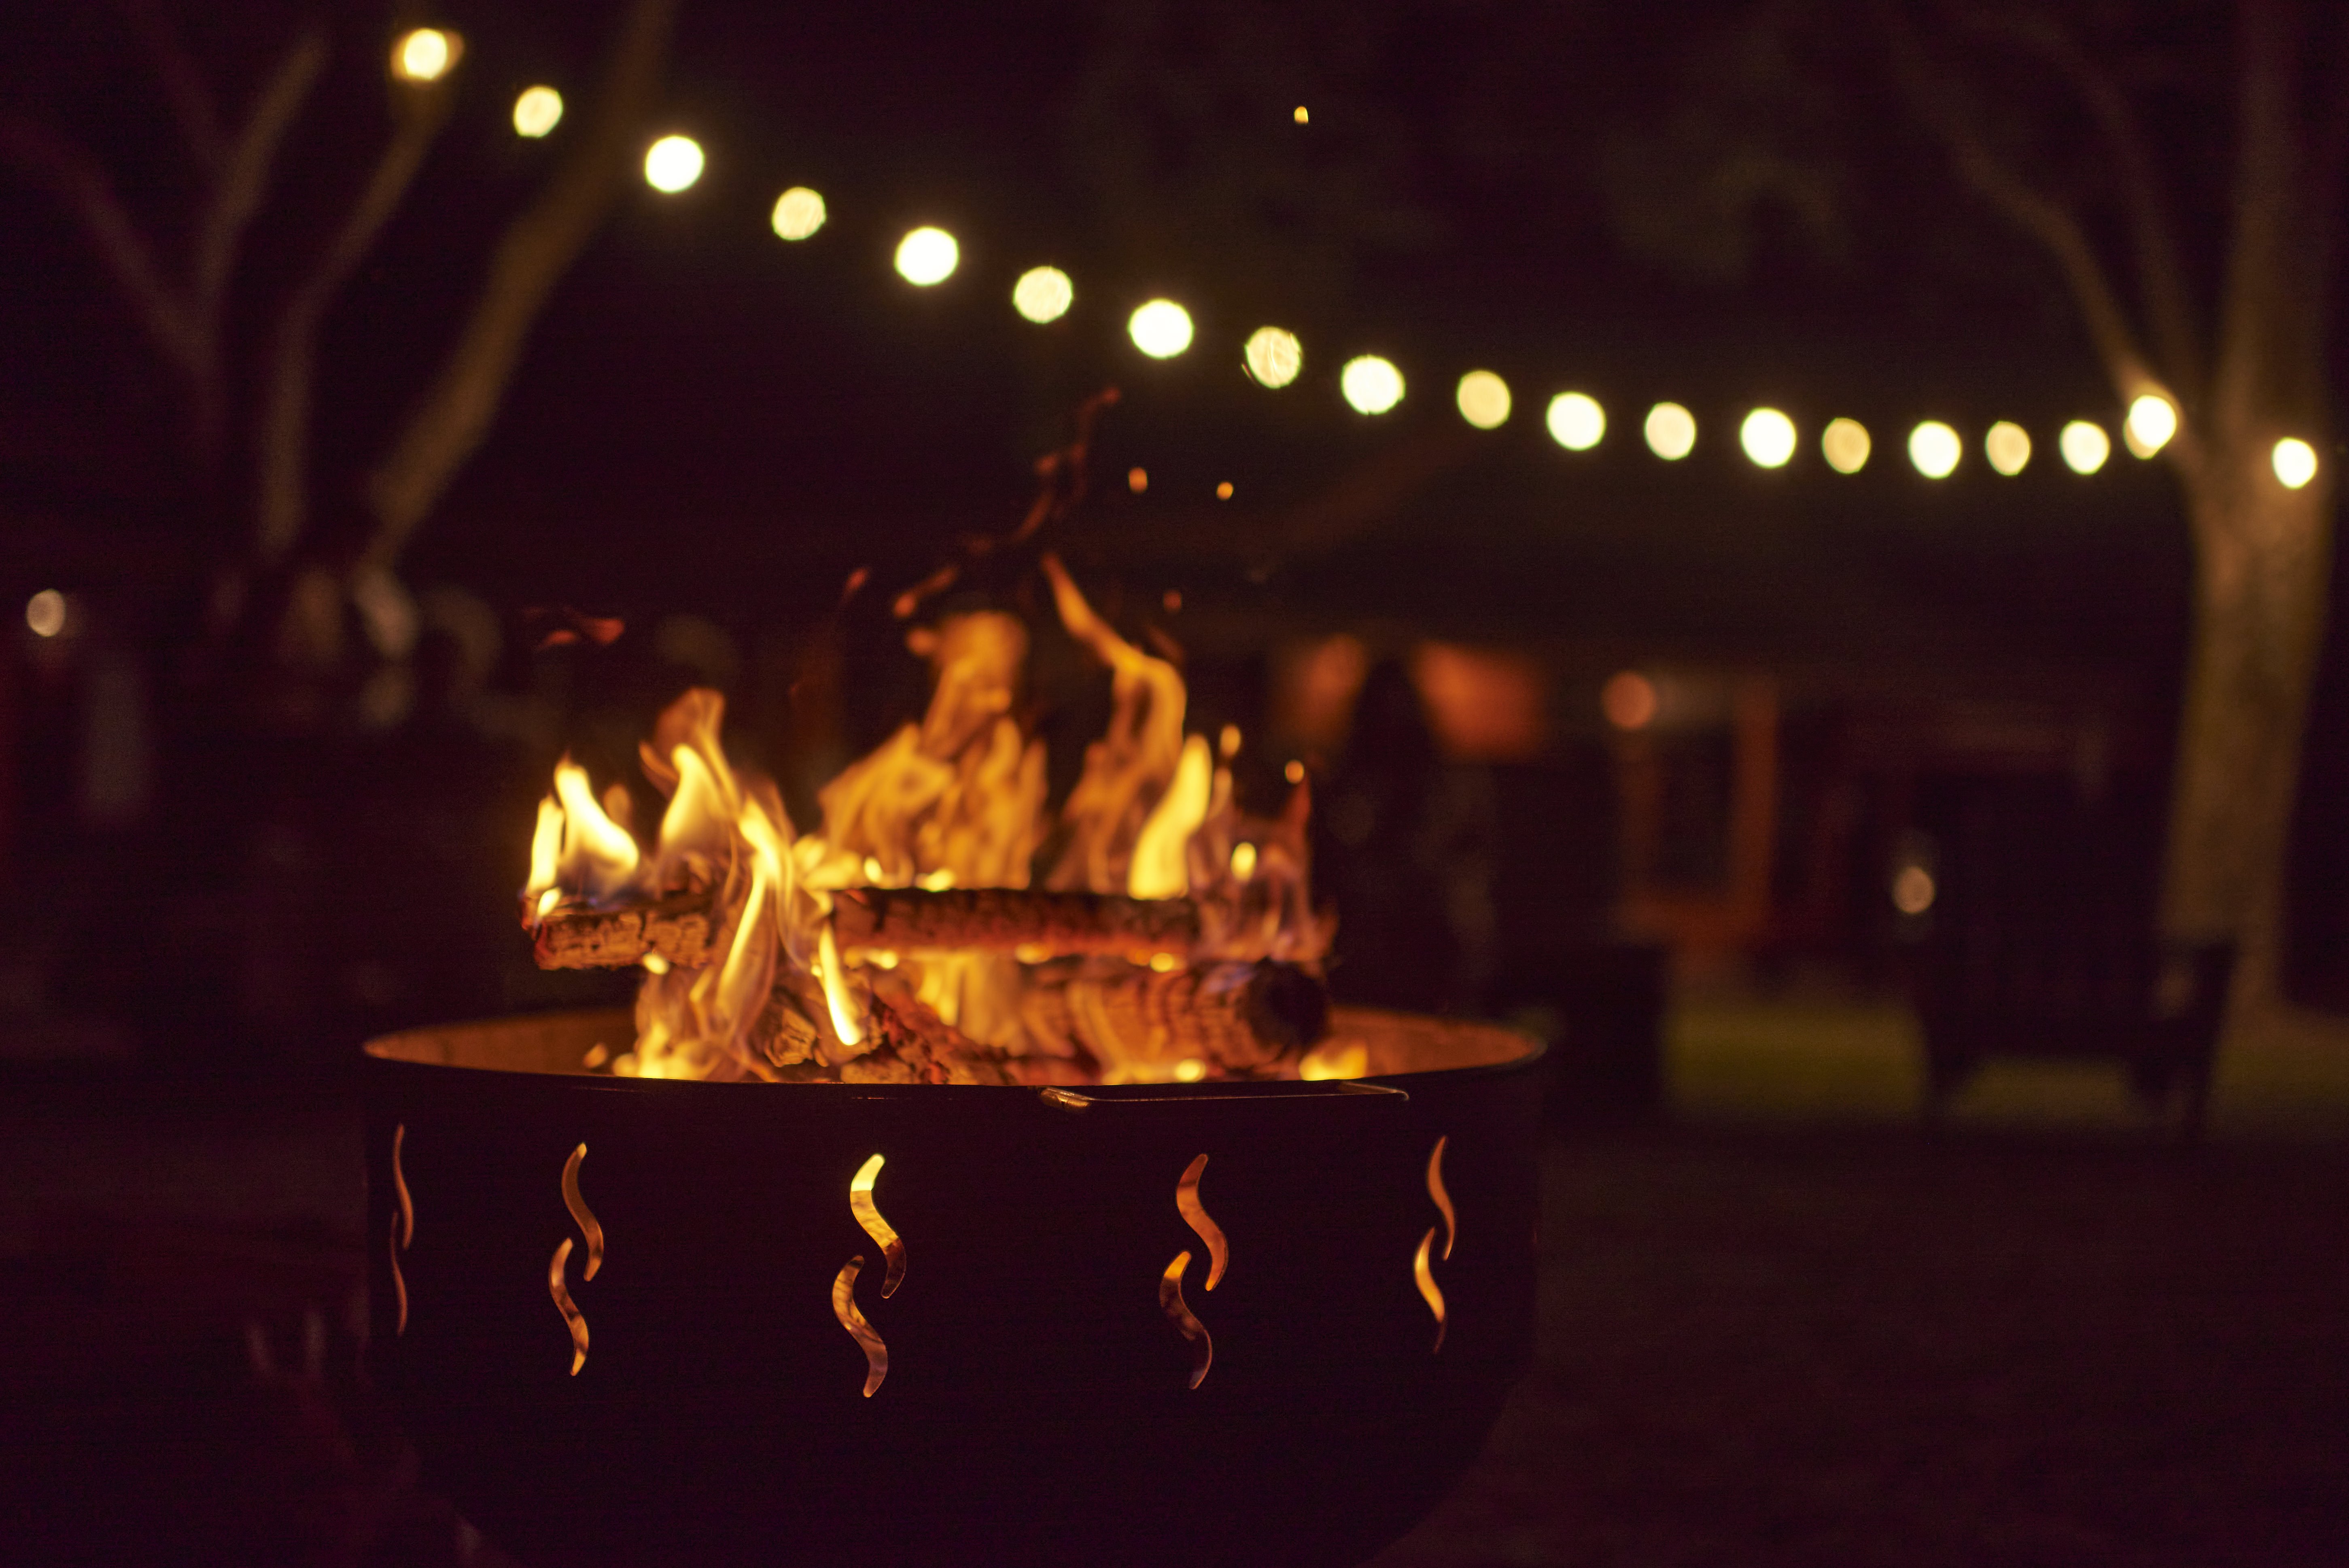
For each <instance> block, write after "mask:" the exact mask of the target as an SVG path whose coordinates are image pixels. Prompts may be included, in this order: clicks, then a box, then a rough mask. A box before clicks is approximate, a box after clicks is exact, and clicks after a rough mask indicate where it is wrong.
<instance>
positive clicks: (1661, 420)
mask: <svg viewBox="0 0 2349 1568" xmlns="http://www.w3.org/2000/svg"><path fill="white" fill-rule="evenodd" d="M1642 433H1643V434H1644V435H1646V437H1647V438H1648V450H1650V451H1651V452H1653V453H1655V454H1656V456H1658V457H1660V458H1661V459H1664V461H1666V462H1668V463H1676V462H1679V461H1680V460H1681V459H1682V458H1685V457H1687V456H1688V455H1689V454H1690V453H1691V452H1693V451H1695V450H1696V416H1695V415H1693V414H1692V413H1690V412H1689V411H1688V410H1687V409H1686V408H1683V407H1681V406H1680V405H1679V404H1678V403H1659V404H1657V405H1656V406H1655V407H1652V408H1651V409H1649V410H1648V422H1647V424H1646V425H1645V426H1644V427H1642Z"/></svg>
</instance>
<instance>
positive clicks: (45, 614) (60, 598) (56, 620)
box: [25, 588, 66, 637]
mask: <svg viewBox="0 0 2349 1568" xmlns="http://www.w3.org/2000/svg"><path fill="white" fill-rule="evenodd" d="M25 624H26V625H27V626H29V627H31V628H32V632H33V635H35V636H36V637H54V636H56V635H57V634H58V633H59V632H62V631H64V630H65V629H66V596H65V595H64V594H62V593H58V592H57V590H56V589H54V588H44V589H42V590H41V591H40V592H39V593H36V594H34V595H33V596H32V597H31V598H30V599H27V600H26V601H25Z"/></svg>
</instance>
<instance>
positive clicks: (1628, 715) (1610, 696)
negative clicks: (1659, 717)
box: [1599, 670, 1661, 729]
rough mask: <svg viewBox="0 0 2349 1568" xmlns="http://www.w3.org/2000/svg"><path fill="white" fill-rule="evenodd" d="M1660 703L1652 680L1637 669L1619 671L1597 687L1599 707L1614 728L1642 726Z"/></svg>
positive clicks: (1649, 720) (1650, 720) (1652, 720)
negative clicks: (1603, 684)
mask: <svg viewBox="0 0 2349 1568" xmlns="http://www.w3.org/2000/svg"><path fill="white" fill-rule="evenodd" d="M1660 706H1661V704H1660V703H1659V702H1658V700H1657V696H1656V683H1655V682H1653V681H1651V680H1650V679H1649V678H1648V677H1647V676H1643V675H1641V674H1640V672H1639V671H1637V670H1619V671H1618V672H1617V673H1616V674H1614V675H1613V676H1609V677H1608V681H1607V684H1606V685H1605V686H1601V687H1600V688H1599V709H1600V711H1601V712H1603V713H1605V714H1606V715H1607V722H1608V723H1609V724H1611V725H1613V726H1614V727H1616V728H1618V729H1645V728H1647V727H1648V726H1649V725H1651V724H1652V723H1653V722H1655V717H1656V709H1657V708H1658V707H1660Z"/></svg>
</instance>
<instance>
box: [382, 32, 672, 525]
mask: <svg viewBox="0 0 2349 1568" xmlns="http://www.w3.org/2000/svg"><path fill="white" fill-rule="evenodd" d="M676 13H677V0H630V4H629V6H628V9H627V14H626V16H625V17H624V18H623V20H622V22H621V25H620V32H619V36H618V37H617V38H616V40H615V43H614V46H613V49H612V54H611V57H610V59H609V61H608V62H607V64H606V66H605V72H604V79H603V81H602V83H601V84H600V86H599V87H598V88H597V91H596V95H595V103H594V104H593V106H592V107H591V108H590V109H589V111H588V114H587V116H586V122H585V124H584V125H582V126H581V127H580V130H581V135H580V138H579V139H578V141H577V142H576V143H575V144H574V146H573V148H572V150H571V155H570V157H568V158H567V159H566V160H564V163H563V166H562V167H561V168H560V169H558V170H555V172H554V177H553V178H552V179H551V180H550V181H548V183H547V185H546V188H545V189H544V190H543V191H541V192H540V194H539V198H538V200H537V201H534V202H533V203H532V204H531V206H530V207H529V208H528V210H526V211H523V213H521V214H520V215H519V216H518V217H516V218H515V219H514V221H513V222H512V225H511V226H510V227H508V229H507V230H506V232H505V235H504V237H503V238H502V239H501V240H500V241H499V242H498V248H497V251H496V253H495V254H493V255H492V257H491V260H490V273H489V277H488V279H487V280H486V281H485V283H484V284H483V285H482V289H481V297H480V299H479V300H478V301H477V302H476V303H475V304H474V308H473V314H472V315H471V318H469V319H468V320H467V321H466V323H465V326H464V330H463V331H462V333H461V334H460V335H459V337H458V340H457V344H456V346H455V348H454V349H453V350H452V351H451V352H450V356H449V358H448V360H447V362H446V363H445V364H443V365H442V366H441V368H440V375H439V376H438V377H435V378H434V380H433V383H432V385H431V387H429V389H428V390H427V392H426V393H425V396H424V399H423V402H422V403H421V404H420V405H419V407H418V408H417V410H416V412H415V414H414V416H413V417H411V418H410V419H409V422H408V425H407V427H406V428H405V429H403V430H402V431H401V433H400V436H399V438H398V441H397V442H396V443H394V445H393V447H392V449H391V450H390V451H389V452H388V454H387V455H386V456H385V457H384V459H383V460H382V461H381V463H379V464H378V467H377V468H376V470H375V472H374V474H373V475H372V476H371V477H370V478H369V480H368V482H367V499H368V501H369V502H370V504H371V505H372V506H373V508H374V511H375V514H376V521H377V531H376V535H375V538H374V539H373V541H372V542H370V543H369V545H368V548H367V555H366V557H365V559H364V560H363V562H361V565H360V570H361V571H366V570H369V569H374V570H388V568H389V567H390V565H391V563H392V562H394V561H396V560H397V559H398V556H399V552H401V551H402V550H403V549H405V548H406V547H407V544H408V542H409V539H411V538H412V537H413V536H414V535H415V532H416V530H417V529H418V527H419V526H420V525H421V524H422V523H423V521H424V519H425V518H426V517H427V516H428V515H429V513H430V511H431V510H432V508H433V507H434V505H436V504H437V503H438V502H439V500H440V497H441V496H442V494H443V493H445V492H446V490H448V487H449V483H450V480H452V479H453V478H455V476H456V473H457V470H458V469H459V468H460V467H461V466H462V465H463V463H464V461H465V459H468V458H470V457H471V455H472V454H473V452H474V450H475V449H478V448H479V447H480V446H481V441H482V439H483V438H484V437H485V436H487V435H488V433H489V428H490V422H491V420H492V418H493V417H494V416H495V415H496V412H497V407H498V404H499V402H500V400H501V399H502V397H504V395H505V389H506V385H507V383H508V382H509V381H511V380H512V377H513V371H514V366H515V364H516V362H517V361H518V360H519V359H520V357H521V355H522V347H523V342H524V341H525V340H526V339H527V338H528V336H529V334H530V329H531V327H532V325H533V324H534V323H535V322H536V321H537V319H538V315H539V313H540V311H542V310H543V308H544V307H545V304H546V301H547V298H548V296H549V295H550V294H552V293H553V292H554V285H555V283H556V281H557V280H558V279H560V278H561V277H562V276H563V274H564V272H565V271H567V270H568V269H569V267H570V265H571V263H572V262H573V261H574V259H575V258H576V257H577V256H578V254H579V252H580V251H581V250H582V249H583V248H584V247H585V244H586V242H587V240H588V237H589V236H590V235H591V234H593V233H594V232H595V229H596V227H597V225H598V224H600V223H601V222H603V218H604V214H605V211H606V210H607V209H608V208H609V207H610V206H611V204H612V201H613V199H614V197H615V196H616V194H617V192H618V191H619V188H620V184H621V181H622V180H623V179H624V178H625V177H626V170H627V167H628V165H629V163H630V161H631V160H632V158H633V155H634V154H635V151H636V136H637V134H638V132H639V130H640V129H641V128H642V126H643V124H644V121H645V119H646V117H647V115H648V114H649V113H650V112H651V110H652V108H653V105H654V98H655V95H656V94H657V92H658V91H659V88H660V82H661V77H662V72H663V68H664V65H665V63H666V61H667V54H668V37H669V31H670V26H671V24H672V23H673V21H674V20H675V17H676Z"/></svg>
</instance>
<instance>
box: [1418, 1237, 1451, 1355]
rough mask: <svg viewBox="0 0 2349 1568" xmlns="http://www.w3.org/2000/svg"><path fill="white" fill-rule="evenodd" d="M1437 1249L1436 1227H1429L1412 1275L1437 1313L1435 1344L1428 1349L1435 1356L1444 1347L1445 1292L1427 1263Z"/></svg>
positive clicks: (1421, 1238)
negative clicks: (1439, 1287) (1430, 1254)
mask: <svg viewBox="0 0 2349 1568" xmlns="http://www.w3.org/2000/svg"><path fill="white" fill-rule="evenodd" d="M1434 1250H1435V1227H1434V1226H1433V1225H1430V1226H1428V1227H1427V1234H1425V1235H1423V1236H1422V1237H1420V1238H1419V1252H1418V1254H1417V1255H1416V1256H1414V1257H1413V1259H1412V1260H1411V1273H1412V1277H1413V1279H1416V1280H1417V1281H1419V1294H1420V1295H1422V1296H1423V1297H1424V1298H1425V1299H1426V1301H1427V1310H1428V1311H1430V1312H1432V1313H1433V1314H1435V1344H1434V1345H1433V1346H1431V1347H1430V1348H1429V1350H1428V1354H1429V1355H1430V1356H1433V1355H1434V1354H1435V1352H1436V1351H1438V1350H1441V1349H1443V1348H1444V1292H1443V1291H1442V1290H1440V1289H1438V1288H1437V1286H1436V1284H1435V1271H1434V1270H1433V1269H1432V1268H1430V1267H1428V1265H1427V1259H1428V1254H1429V1253H1432V1252H1433V1251H1434Z"/></svg>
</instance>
